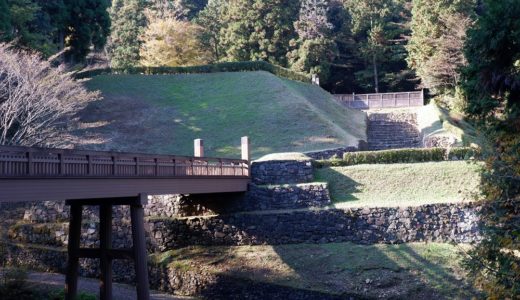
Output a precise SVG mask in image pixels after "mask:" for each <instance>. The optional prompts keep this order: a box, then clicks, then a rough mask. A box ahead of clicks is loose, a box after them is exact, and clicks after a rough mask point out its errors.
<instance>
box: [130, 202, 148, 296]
mask: <svg viewBox="0 0 520 300" xmlns="http://www.w3.org/2000/svg"><path fill="white" fill-rule="evenodd" d="M147 202H148V195H145V194H140V195H139V198H138V201H137V203H132V205H130V215H131V222H132V240H133V250H134V263H135V278H136V281H137V282H136V287H137V299H139V300H149V299H150V287H149V282H148V253H147V252H146V240H145V235H144V208H143V206H144V205H146V203H147Z"/></svg>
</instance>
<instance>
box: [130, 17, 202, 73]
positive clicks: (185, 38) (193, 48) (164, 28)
mask: <svg viewBox="0 0 520 300" xmlns="http://www.w3.org/2000/svg"><path fill="white" fill-rule="evenodd" d="M201 33H202V28H201V27H199V26H198V25H195V24H192V23H190V22H187V21H177V20H174V19H166V20H161V19H157V20H155V21H152V23H150V24H149V25H148V27H147V28H146V30H145V32H144V35H143V40H144V43H143V45H142V47H141V52H140V55H141V63H142V64H143V65H144V66H152V67H153V66H172V67H173V66H186V65H201V64H206V63H208V61H209V60H210V57H211V54H210V52H209V51H208V50H206V49H204V48H203V47H202V45H201V43H200V40H199V38H198V36H199V35H200V34H201Z"/></svg>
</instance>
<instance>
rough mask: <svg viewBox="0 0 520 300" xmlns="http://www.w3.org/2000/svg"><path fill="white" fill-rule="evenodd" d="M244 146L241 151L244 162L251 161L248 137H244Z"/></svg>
mask: <svg viewBox="0 0 520 300" xmlns="http://www.w3.org/2000/svg"><path fill="white" fill-rule="evenodd" d="M241 141H242V146H241V149H242V159H243V160H247V161H249V160H251V152H250V150H249V146H250V145H249V137H247V136H243V137H242V140H241Z"/></svg>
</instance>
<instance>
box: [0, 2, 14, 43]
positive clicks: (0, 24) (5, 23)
mask: <svg viewBox="0 0 520 300" xmlns="http://www.w3.org/2000/svg"><path fill="white" fill-rule="evenodd" d="M10 33H11V13H10V11H9V6H8V5H7V0H0V41H2V40H5V39H7V38H8V36H9V34H10Z"/></svg>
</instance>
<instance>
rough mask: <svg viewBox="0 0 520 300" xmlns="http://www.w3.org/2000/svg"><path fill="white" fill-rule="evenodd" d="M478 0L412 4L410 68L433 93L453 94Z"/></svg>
mask: <svg viewBox="0 0 520 300" xmlns="http://www.w3.org/2000/svg"><path fill="white" fill-rule="evenodd" d="M475 6H476V0H413V9H412V23H411V29H412V36H411V39H410V42H409V44H408V45H407V50H408V58H407V61H408V64H409V66H410V68H412V69H414V70H415V71H416V73H417V75H418V76H419V77H420V78H421V80H422V85H423V86H424V87H426V88H430V89H432V90H433V91H434V92H444V91H446V90H453V89H454V88H455V86H456V85H457V84H458V80H459V78H458V73H459V72H458V69H459V68H460V67H462V66H463V65H464V64H465V60H464V56H463V52H462V47H463V45H464V39H465V33H466V30H467V28H468V27H469V26H470V25H471V23H472V18H473V14H474V10H475Z"/></svg>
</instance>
